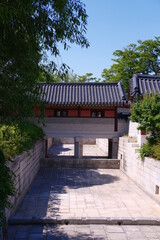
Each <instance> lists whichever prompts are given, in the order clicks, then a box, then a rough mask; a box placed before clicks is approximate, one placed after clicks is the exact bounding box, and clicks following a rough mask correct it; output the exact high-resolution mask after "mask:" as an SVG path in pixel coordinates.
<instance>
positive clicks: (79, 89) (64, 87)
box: [39, 82, 126, 106]
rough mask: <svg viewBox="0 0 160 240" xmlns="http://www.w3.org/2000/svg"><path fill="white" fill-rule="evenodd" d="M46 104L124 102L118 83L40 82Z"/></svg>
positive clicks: (121, 89) (107, 103)
mask: <svg viewBox="0 0 160 240" xmlns="http://www.w3.org/2000/svg"><path fill="white" fill-rule="evenodd" d="M39 86H40V91H41V90H42V93H43V94H42V95H41V96H42V100H43V102H45V103H46V104H51V105H59V106H70V105H72V106H73V105H78V106H79V105H86V106H88V105H90V106H91V105H92V106H100V105H101V106H106V105H107V106H121V105H124V104H126V97H125V93H124V90H123V86H122V85H121V83H120V82H118V83H40V85H39Z"/></svg>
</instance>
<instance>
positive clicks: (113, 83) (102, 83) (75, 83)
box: [38, 81, 120, 85]
mask: <svg viewBox="0 0 160 240" xmlns="http://www.w3.org/2000/svg"><path fill="white" fill-rule="evenodd" d="M119 82H120V81H118V82H91V83H89V82H84V83H81V82H74V83H71V82H69V83H66V82H51V83H46V82H40V83H38V84H40V85H43V84H44V85H56V84H57V85H118V83H119Z"/></svg>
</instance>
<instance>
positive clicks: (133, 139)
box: [128, 137, 137, 143]
mask: <svg viewBox="0 0 160 240" xmlns="http://www.w3.org/2000/svg"><path fill="white" fill-rule="evenodd" d="M136 142H137V138H134V137H133V138H130V137H128V143H136Z"/></svg>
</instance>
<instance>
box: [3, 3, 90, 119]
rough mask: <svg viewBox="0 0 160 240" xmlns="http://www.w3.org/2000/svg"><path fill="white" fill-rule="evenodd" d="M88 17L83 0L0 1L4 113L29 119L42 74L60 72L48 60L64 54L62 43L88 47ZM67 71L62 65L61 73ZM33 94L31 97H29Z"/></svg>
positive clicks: (66, 45)
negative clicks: (48, 54)
mask: <svg viewBox="0 0 160 240" xmlns="http://www.w3.org/2000/svg"><path fill="white" fill-rule="evenodd" d="M86 24H87V14H86V10H85V5H84V4H83V3H82V2H81V1H80V0H78V1H77V0H62V1H59V0H41V1H39V0H28V1H22V0H2V1H1V2H0V35H1V38H0V113H1V116H2V115H3V116H5V117H9V116H10V115H12V114H13V112H18V114H19V116H20V115H21V116H28V114H29V113H31V109H32V105H33V103H34V102H35V101H37V99H33V95H34V96H36V92H37V89H36V87H35V84H36V82H37V81H38V79H39V77H40V75H41V71H42V70H43V69H50V71H51V72H54V71H55V70H57V66H56V64H55V62H51V61H49V60H48V58H47V52H48V51H49V52H50V53H51V54H52V55H53V56H55V57H56V56H57V55H59V54H60V52H59V48H58V43H61V44H62V45H63V47H64V49H68V48H69V45H70V44H71V43H76V44H78V45H80V46H81V47H88V46H89V43H88V41H87V39H86V38H85V33H86ZM65 68H66V66H65V65H64V64H62V67H61V69H60V70H61V71H63V70H64V69H65ZM29 93H30V94H29Z"/></svg>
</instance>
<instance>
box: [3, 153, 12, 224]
mask: <svg viewBox="0 0 160 240" xmlns="http://www.w3.org/2000/svg"><path fill="white" fill-rule="evenodd" d="M13 180H14V174H13V173H12V171H11V170H10V168H9V167H7V162H6V160H5V157H4V154H3V152H2V151H1V150H0V226H3V227H4V226H5V216H4V209H5V208H10V207H11V204H10V202H9V199H8V196H13V195H14V194H15V188H14V183H13Z"/></svg>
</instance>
